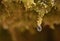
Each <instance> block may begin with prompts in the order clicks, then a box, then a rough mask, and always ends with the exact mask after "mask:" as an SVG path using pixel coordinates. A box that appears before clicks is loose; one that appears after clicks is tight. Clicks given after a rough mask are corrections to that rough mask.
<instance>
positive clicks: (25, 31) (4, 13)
mask: <svg viewBox="0 0 60 41" xmlns="http://www.w3.org/2000/svg"><path fill="white" fill-rule="evenodd" d="M5 1H6V0H5ZM16 1H18V0H16ZM43 1H44V0H43ZM46 1H47V0H46ZM9 2H10V1H9ZM9 2H4V0H1V1H0V41H60V0H55V6H54V7H52V9H51V11H50V12H48V14H46V15H44V17H43V22H42V25H41V26H42V31H41V32H39V31H37V29H36V27H37V23H36V20H37V16H38V15H37V12H35V11H34V10H33V11H28V12H25V7H24V5H23V3H21V4H19V3H16V2H15V1H13V3H9ZM35 2H37V0H35ZM48 10H49V9H48ZM28 13H29V14H28ZM9 14H10V15H9ZM4 19H5V20H4ZM19 23H21V24H19ZM5 24H6V25H5ZM17 24H18V25H17ZM7 25H8V26H9V28H7V29H5V28H4V27H5V26H6V27H7Z"/></svg>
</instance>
